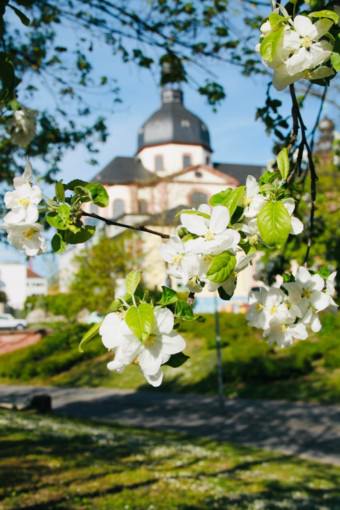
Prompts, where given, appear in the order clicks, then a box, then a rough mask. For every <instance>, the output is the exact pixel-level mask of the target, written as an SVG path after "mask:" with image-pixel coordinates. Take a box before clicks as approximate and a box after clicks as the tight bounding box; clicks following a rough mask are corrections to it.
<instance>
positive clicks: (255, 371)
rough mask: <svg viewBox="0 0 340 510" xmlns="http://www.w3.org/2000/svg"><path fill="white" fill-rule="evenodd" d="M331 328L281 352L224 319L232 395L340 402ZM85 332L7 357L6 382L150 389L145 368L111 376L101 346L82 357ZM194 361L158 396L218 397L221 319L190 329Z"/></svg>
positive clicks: (336, 329) (330, 318)
mask: <svg viewBox="0 0 340 510" xmlns="http://www.w3.org/2000/svg"><path fill="white" fill-rule="evenodd" d="M322 321H323V329H322V331H321V332H320V333H319V334H318V335H314V336H312V337H311V338H310V340H308V341H302V342H298V343H297V344H295V345H294V346H292V347H290V348H287V349H276V350H275V349H273V348H271V347H269V346H268V345H267V344H266V343H265V342H264V341H263V340H261V338H260V334H259V332H258V331H256V330H254V329H251V328H249V327H248V326H247V325H246V323H245V318H244V316H242V315H235V314H234V315H230V314H221V331H222V341H223V349H222V351H223V352H222V358H223V371H224V376H223V377H224V383H225V393H226V395H227V396H230V397H246V398H252V397H254V398H273V399H276V398H278V399H290V400H305V401H318V402H340V317H339V316H338V314H337V315H335V314H326V315H324V316H323V317H322ZM83 331H84V327H82V326H79V325H78V326H77V325H62V327H60V326H59V330H58V329H56V331H55V333H53V334H52V335H50V336H49V337H46V338H45V339H44V340H42V341H41V342H40V343H39V344H37V345H34V346H31V347H28V348H26V349H22V350H21V351H17V352H14V353H10V354H6V355H4V356H1V358H0V382H3V383H29V384H53V385H59V386H108V387H112V388H142V387H143V388H144V389H145V388H149V386H148V385H146V384H145V381H144V379H143V377H142V376H141V374H140V371H139V369H138V367H136V366H130V367H128V368H127V369H126V370H125V371H124V372H123V373H122V374H117V373H114V372H109V371H108V370H107V368H106V364H107V362H108V361H109V359H111V358H112V356H113V355H112V354H111V353H107V352H106V350H105V349H104V348H103V346H102V345H101V342H100V340H99V339H98V340H95V341H94V342H93V343H91V344H89V345H88V346H87V348H86V352H85V353H80V352H79V351H78V343H79V339H80V338H81V335H82V333H83ZM182 334H183V335H184V336H185V338H186V340H187V349H186V352H187V354H189V356H190V359H189V360H188V361H187V362H186V363H185V364H184V365H183V366H182V367H180V368H176V369H171V368H166V369H165V371H166V377H165V383H164V384H163V385H162V386H161V388H160V389H158V390H157V391H162V390H163V389H164V390H167V391H176V392H200V393H215V392H216V385H217V384H216V380H217V377H216V368H215V367H216V353H215V350H214V317H213V316H211V315H210V316H209V315H207V316H206V321H205V322H203V323H201V322H195V323H194V324H193V323H190V324H189V325H187V326H185V328H183V331H182Z"/></svg>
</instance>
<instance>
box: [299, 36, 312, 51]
mask: <svg viewBox="0 0 340 510" xmlns="http://www.w3.org/2000/svg"><path fill="white" fill-rule="evenodd" d="M301 42H302V46H303V47H304V48H306V49H307V50H308V49H309V48H310V47H311V46H312V44H313V40H312V39H311V38H310V37H308V35H306V36H305V37H303V38H302V41H301Z"/></svg>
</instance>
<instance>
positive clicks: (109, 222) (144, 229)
mask: <svg viewBox="0 0 340 510" xmlns="http://www.w3.org/2000/svg"><path fill="white" fill-rule="evenodd" d="M81 216H85V217H87V218H94V219H96V220H100V221H103V222H104V223H105V224H106V225H110V226H114V227H122V228H127V229H129V230H135V231H137V232H146V233H147V234H153V235H155V236H158V237H161V238H162V239H169V238H170V236H169V235H168V234H163V232H158V231H157V230H152V229H151V228H147V227H143V226H139V227H135V226H134V225H127V224H126V223H121V222H119V221H114V220H109V219H108V218H104V217H103V216H99V214H96V213H88V212H85V211H82V212H81Z"/></svg>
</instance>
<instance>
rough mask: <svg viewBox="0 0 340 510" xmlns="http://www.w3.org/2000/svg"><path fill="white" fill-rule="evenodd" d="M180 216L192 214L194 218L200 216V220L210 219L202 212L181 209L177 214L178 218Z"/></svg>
mask: <svg viewBox="0 0 340 510" xmlns="http://www.w3.org/2000/svg"><path fill="white" fill-rule="evenodd" d="M181 214H194V215H195V216H202V218H206V219H209V218H210V216H209V214H207V213H204V212H202V211H196V209H183V210H182V211H180V212H179V213H178V216H180V215H181Z"/></svg>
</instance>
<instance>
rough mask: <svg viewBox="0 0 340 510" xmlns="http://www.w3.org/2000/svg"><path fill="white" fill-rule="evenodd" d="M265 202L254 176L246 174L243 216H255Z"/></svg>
mask: <svg viewBox="0 0 340 510" xmlns="http://www.w3.org/2000/svg"><path fill="white" fill-rule="evenodd" d="M265 203H266V198H265V197H264V196H263V195H261V194H260V187H259V184H258V182H257V180H256V179H255V177H254V176H252V175H248V177H247V180H246V207H245V209H244V216H245V217H246V218H255V217H256V216H257V215H258V213H259V212H260V210H261V208H262V207H263V206H264V204H265Z"/></svg>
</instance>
